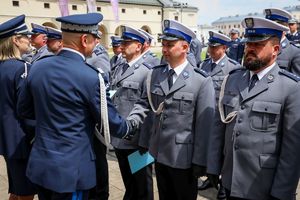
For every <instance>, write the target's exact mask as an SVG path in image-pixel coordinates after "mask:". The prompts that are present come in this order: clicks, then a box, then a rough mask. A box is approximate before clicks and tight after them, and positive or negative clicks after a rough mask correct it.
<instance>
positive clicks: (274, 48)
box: [273, 44, 280, 55]
mask: <svg viewBox="0 0 300 200" xmlns="http://www.w3.org/2000/svg"><path fill="white" fill-rule="evenodd" d="M279 50H280V45H278V44H276V45H274V47H273V55H278V52H279Z"/></svg>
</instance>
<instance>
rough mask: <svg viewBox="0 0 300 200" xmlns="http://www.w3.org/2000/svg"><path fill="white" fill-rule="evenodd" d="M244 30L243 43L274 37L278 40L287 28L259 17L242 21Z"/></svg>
mask: <svg viewBox="0 0 300 200" xmlns="http://www.w3.org/2000/svg"><path fill="white" fill-rule="evenodd" d="M242 26H243V27H244V28H245V39H244V40H243V41H244V42H260V41H264V40H267V39H269V38H270V37H273V36H276V37H278V38H279V40H280V39H281V37H282V33H283V31H288V30H289V29H288V27H286V26H283V25H281V24H279V23H277V22H274V21H272V20H269V19H265V18H260V17H249V18H245V19H244V20H243V21H242Z"/></svg>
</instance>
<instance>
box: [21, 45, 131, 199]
mask: <svg viewBox="0 0 300 200" xmlns="http://www.w3.org/2000/svg"><path fill="white" fill-rule="evenodd" d="M99 87H100V86H99V79H98V75H97V71H96V70H94V69H93V68H92V67H90V66H89V65H87V64H86V63H85V61H84V59H83V58H82V57H81V56H80V55H79V54H77V53H74V52H71V51H67V50H62V51H61V52H60V53H59V54H58V55H57V56H51V57H48V58H43V59H41V60H39V61H37V62H36V63H35V64H34V65H33V66H32V69H31V71H30V73H29V75H28V78H27V79H26V82H25V84H24V88H22V90H21V94H20V99H19V101H18V113H19V114H20V115H21V116H23V117H35V118H36V137H35V141H34V144H33V147H32V151H31V154H30V157H29V162H28V167H27V176H28V177H29V179H30V180H31V181H32V182H33V183H36V184H38V185H40V186H42V187H44V188H47V189H50V190H52V191H55V192H59V193H64V192H74V191H76V190H86V189H89V188H92V187H93V186H95V185H96V169H95V155H94V151H93V149H92V141H91V140H92V135H93V134H94V128H95V124H96V123H98V122H99V123H100V102H99V101H100V91H99ZM107 100H108V113H109V122H110V132H111V133H112V134H114V135H115V136H117V137H121V136H123V135H124V134H125V133H126V131H127V125H126V122H125V121H124V120H123V119H122V118H121V117H120V116H119V115H118V113H117V112H116V110H115V108H114V107H113V106H112V104H111V100H110V99H109V98H107Z"/></svg>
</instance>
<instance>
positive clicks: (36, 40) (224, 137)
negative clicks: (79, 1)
mask: <svg viewBox="0 0 300 200" xmlns="http://www.w3.org/2000/svg"><path fill="white" fill-rule="evenodd" d="M264 13H265V18H259V17H253V16H249V17H247V18H245V19H243V21H242V22H241V25H242V26H243V27H244V28H245V34H244V37H243V38H242V39H240V38H239V32H238V31H237V30H235V29H233V30H232V31H231V32H230V37H228V36H227V35H225V34H223V33H222V32H221V31H210V32H209V39H208V43H207V45H208V49H207V58H206V59H205V60H203V61H202V60H201V51H202V45H201V42H200V41H199V40H198V39H197V37H196V34H195V33H194V31H192V30H191V29H190V28H188V27H187V26H185V25H184V24H182V23H179V22H177V21H175V20H171V19H166V20H163V22H162V34H161V35H160V36H159V39H160V41H161V45H162V57H161V58H158V57H157V56H156V55H155V54H154V53H153V52H152V51H151V42H152V40H153V37H152V35H151V34H149V33H147V32H146V31H144V30H142V29H137V28H133V27H130V26H122V35H121V36H112V37H111V41H112V42H111V45H112V49H113V53H114V55H113V56H112V57H111V58H109V55H108V53H107V50H106V49H105V47H104V46H103V45H102V44H101V32H100V31H99V26H98V24H99V23H100V22H101V21H102V19H103V16H102V14H100V13H88V14H77V15H69V16H64V17H58V18H56V20H57V21H58V22H60V23H61V28H60V29H58V28H57V27H56V26H55V25H52V24H49V23H48V24H47V23H44V24H41V25H39V24H34V23H32V24H31V26H32V29H31V30H29V28H28V27H27V26H26V24H25V15H20V16H17V17H15V18H13V19H10V20H8V21H6V22H4V23H2V24H0V90H1V96H0V113H1V117H2V120H1V121H0V138H1V139H0V155H2V156H3V157H4V159H5V162H6V166H7V174H8V184H9V189H8V192H9V193H10V197H9V200H32V199H33V198H34V195H36V194H37V195H38V198H39V199H40V200H107V199H108V198H109V179H108V176H109V173H108V163H107V159H106V153H107V148H113V149H114V151H115V155H116V158H117V161H118V164H119V169H120V172H121V176H122V181H123V183H124V186H125V193H124V196H123V199H124V200H153V199H154V195H153V179H152V177H153V171H154V170H155V175H156V180H157V187H158V195H159V199H161V200H169V199H170V200H196V199H197V194H198V190H205V189H207V188H209V187H214V188H216V190H218V195H217V199H227V200H242V199H244V200H296V189H297V185H298V181H299V177H300V167H299V166H300V156H299V155H300V154H299V152H300V101H299V99H300V85H299V84H300V83H299V81H300V77H299V76H298V75H300V48H299V41H300V40H299V37H300V36H298V32H297V25H295V24H297V21H295V20H294V19H292V15H291V14H290V13H288V12H287V11H284V10H281V9H274V8H271V9H265V10H264ZM289 28H290V29H289ZM110 145H111V146H112V147H110ZM134 152H138V153H139V154H140V155H144V154H145V153H150V155H151V156H153V157H154V160H155V161H154V164H149V165H147V166H146V167H144V168H142V169H140V170H139V171H137V172H136V173H132V172H131V169H130V166H129V161H128V156H129V155H130V154H132V153H134ZM203 176H206V177H207V179H206V180H205V181H201V180H200V179H199V178H200V177H203Z"/></svg>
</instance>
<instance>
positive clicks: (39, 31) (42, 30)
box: [31, 23, 47, 34]
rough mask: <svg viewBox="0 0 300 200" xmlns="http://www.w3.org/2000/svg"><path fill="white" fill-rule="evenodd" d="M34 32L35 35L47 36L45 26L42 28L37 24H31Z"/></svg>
mask: <svg viewBox="0 0 300 200" xmlns="http://www.w3.org/2000/svg"><path fill="white" fill-rule="evenodd" d="M31 27H32V30H31V31H32V32H33V33H34V34H47V30H46V27H45V26H41V25H38V24H35V23H31Z"/></svg>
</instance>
